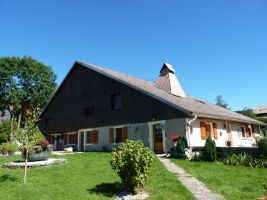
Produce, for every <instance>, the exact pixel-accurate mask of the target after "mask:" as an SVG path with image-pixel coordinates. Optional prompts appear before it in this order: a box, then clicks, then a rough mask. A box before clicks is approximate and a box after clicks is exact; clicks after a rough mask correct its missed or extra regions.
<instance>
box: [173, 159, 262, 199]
mask: <svg viewBox="0 0 267 200" xmlns="http://www.w3.org/2000/svg"><path fill="white" fill-rule="evenodd" d="M172 161H173V162H174V163H175V164H177V165H178V166H180V167H182V168H183V169H185V170H186V171H187V172H189V173H190V174H192V175H193V176H195V177H197V178H198V179H199V180H201V181H202V182H203V183H205V184H206V185H207V186H208V187H209V188H210V189H211V190H213V191H215V192H217V193H219V194H222V195H223V196H224V197H225V198H226V199H229V200H236V199H240V200H241V199H242V200H243V199H244V200H245V199H246V200H252V199H257V197H260V196H263V191H262V183H264V182H265V183H267V169H258V168H251V167H242V166H226V165H223V164H222V163H218V162H215V163H209V162H190V161H187V160H180V159H179V160H178V159H172Z"/></svg>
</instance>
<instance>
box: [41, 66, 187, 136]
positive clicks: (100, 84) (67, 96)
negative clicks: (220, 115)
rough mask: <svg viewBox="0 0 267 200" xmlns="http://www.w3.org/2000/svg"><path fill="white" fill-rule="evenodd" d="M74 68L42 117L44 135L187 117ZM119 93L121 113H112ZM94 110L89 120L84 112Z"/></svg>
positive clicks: (127, 89) (161, 104) (85, 69)
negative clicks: (92, 108)
mask: <svg viewBox="0 0 267 200" xmlns="http://www.w3.org/2000/svg"><path fill="white" fill-rule="evenodd" d="M75 65H76V66H75V67H74V68H73V69H72V71H71V72H70V73H69V75H68V77H67V78H66V79H65V81H64V82H63V84H62V85H61V87H60V88H59V90H58V92H57V93H56V94H55V96H54V97H53V99H52V101H51V102H50V104H49V105H48V106H47V109H46V110H45V111H44V112H43V114H42V116H41V120H40V121H39V127H40V129H41V131H42V132H43V133H44V134H47V133H57V132H68V131H76V130H79V129H83V128H94V127H102V126H110V125H119V124H128V123H142V122H148V121H152V120H153V118H155V119H156V120H164V119H174V118H181V117H184V116H185V114H184V113H182V112H180V111H177V110H175V109H173V108H172V107H170V106H168V105H165V104H163V103H161V102H159V101H158V100H156V99H153V98H152V97H149V96H147V95H145V94H143V93H141V92H139V91H137V90H134V89H132V88H130V87H128V86H125V85H123V84H121V83H119V82H117V81H115V80H113V79H111V78H108V77H106V76H104V75H101V74H99V73H97V72H95V71H94V70H92V69H89V68H86V67H84V66H81V65H80V64H78V63H76V64H75ZM116 93H120V94H121V95H122V108H121V109H120V110H112V109H111V95H112V94H116ZM92 106H93V107H94V114H92V115H91V116H86V114H85V111H84V109H85V108H88V107H92Z"/></svg>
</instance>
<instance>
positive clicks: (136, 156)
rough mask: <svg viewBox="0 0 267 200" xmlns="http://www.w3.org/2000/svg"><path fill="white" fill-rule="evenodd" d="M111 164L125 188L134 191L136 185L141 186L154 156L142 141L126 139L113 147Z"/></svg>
mask: <svg viewBox="0 0 267 200" xmlns="http://www.w3.org/2000/svg"><path fill="white" fill-rule="evenodd" d="M111 155H112V160H111V166H112V169H113V170H115V171H116V172H117V173H118V175H119V176H120V178H121V180H122V184H123V185H124V187H125V189H126V190H128V191H129V192H131V193H136V189H137V188H138V187H143V186H144V184H145V181H146V179H147V176H148V173H149V168H150V166H151V163H152V161H153V160H154V158H155V156H154V153H153V152H152V151H150V150H149V148H147V147H144V144H143V142H142V141H133V140H127V141H126V142H125V143H123V144H121V145H120V146H119V147H117V148H116V149H113V151H112V153H111Z"/></svg>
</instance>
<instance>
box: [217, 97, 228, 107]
mask: <svg viewBox="0 0 267 200" xmlns="http://www.w3.org/2000/svg"><path fill="white" fill-rule="evenodd" d="M215 101H216V105H217V106H220V107H223V108H226V109H230V108H229V107H228V104H227V103H226V102H225V100H224V99H223V97H222V95H218V96H217V97H216V99H215Z"/></svg>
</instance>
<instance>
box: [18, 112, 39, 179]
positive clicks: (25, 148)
mask: <svg viewBox="0 0 267 200" xmlns="http://www.w3.org/2000/svg"><path fill="white" fill-rule="evenodd" d="M39 114H40V109H39V108H38V107H37V108H35V109H33V112H32V113H30V114H28V115H27V117H26V118H25V122H24V127H23V128H21V129H19V131H17V132H16V135H15V138H16V140H17V141H18V142H19V143H20V151H21V152H22V154H23V155H24V159H25V167H24V179H23V183H26V179H27V163H28V157H29V154H30V153H31V152H32V151H34V148H35V146H36V143H37V141H39V140H41V139H44V136H43V135H42V133H41V132H40V130H39V128H38V126H37V122H38V117H39Z"/></svg>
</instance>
